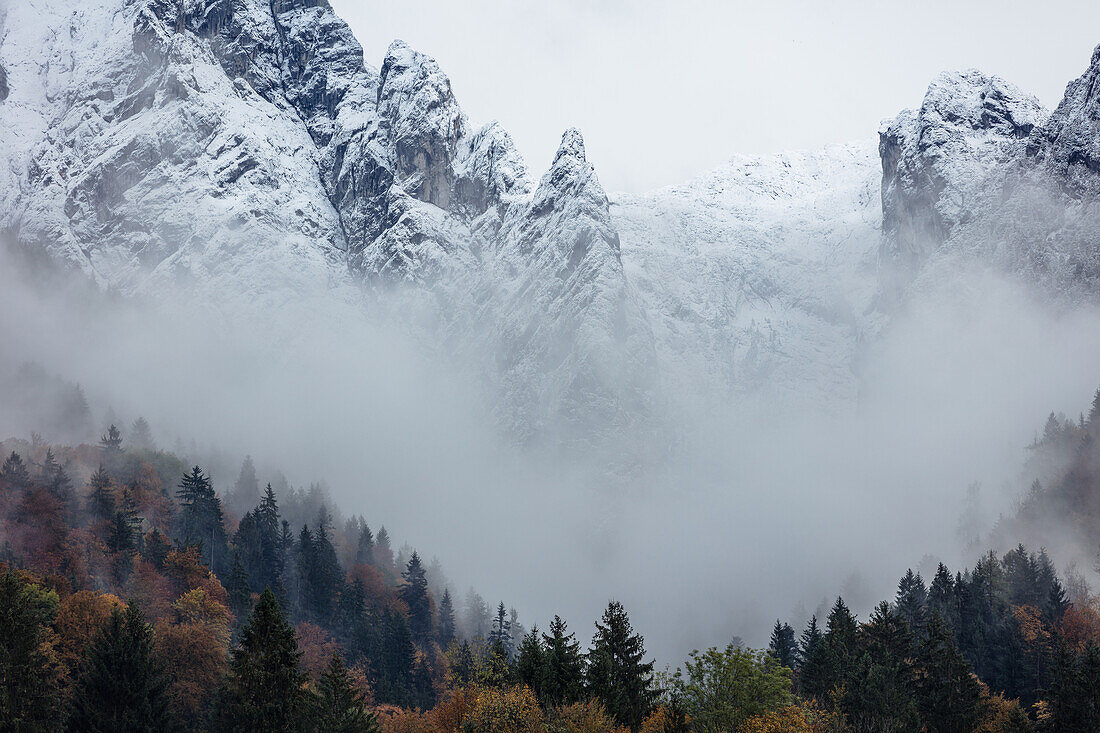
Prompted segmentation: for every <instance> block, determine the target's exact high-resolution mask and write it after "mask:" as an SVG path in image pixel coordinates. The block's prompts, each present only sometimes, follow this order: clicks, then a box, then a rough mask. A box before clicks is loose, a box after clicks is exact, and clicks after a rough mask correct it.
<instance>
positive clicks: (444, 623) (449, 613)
mask: <svg viewBox="0 0 1100 733" xmlns="http://www.w3.org/2000/svg"><path fill="white" fill-rule="evenodd" d="M456 638H457V634H456V632H455V608H454V602H453V601H452V600H451V591H450V589H449V588H444V589H443V598H442V600H440V602H439V646H440V648H442V649H443V650H444V651H446V650H447V649H448V648H450V646H451V644H452V643H454V641H455V639H456Z"/></svg>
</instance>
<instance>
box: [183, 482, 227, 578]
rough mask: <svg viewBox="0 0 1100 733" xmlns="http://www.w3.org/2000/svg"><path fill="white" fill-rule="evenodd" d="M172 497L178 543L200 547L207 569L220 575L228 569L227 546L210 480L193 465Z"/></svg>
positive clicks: (219, 507)
mask: <svg viewBox="0 0 1100 733" xmlns="http://www.w3.org/2000/svg"><path fill="white" fill-rule="evenodd" d="M176 498H177V500H178V502H179V505H180V511H179V514H178V517H177V521H178V522H179V529H178V539H179V544H180V545H181V546H184V547H188V546H195V547H200V548H202V551H203V553H202V554H203V559H204V560H205V561H206V563H207V565H208V566H209V567H210V569H211V570H213V571H214V572H215V573H216V574H219V575H222V574H224V573H225V572H226V570H227V569H228V566H229V558H228V557H227V555H228V554H229V549H228V544H229V543H228V539H227V537H226V533H225V526H224V517H223V514H222V504H221V500H220V499H219V498H218V495H217V494H215V493H214V486H213V484H212V483H211V481H210V477H209V476H207V475H206V474H205V473H203V471H202V469H201V468H199V467H198V466H195V467H194V468H192V469H191V472H190V473H186V474H184V475H183V478H181V479H180V483H179V486H178V488H177V490H176Z"/></svg>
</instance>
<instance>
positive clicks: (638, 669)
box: [587, 601, 657, 730]
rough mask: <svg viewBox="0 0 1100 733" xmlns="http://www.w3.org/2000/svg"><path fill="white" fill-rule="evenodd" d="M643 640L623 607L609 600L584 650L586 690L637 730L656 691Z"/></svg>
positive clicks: (608, 710)
mask: <svg viewBox="0 0 1100 733" xmlns="http://www.w3.org/2000/svg"><path fill="white" fill-rule="evenodd" d="M644 659H645V641H644V640H643V639H642V637H641V635H639V634H636V633H634V629H633V628H632V627H631V625H630V618H629V616H627V613H626V609H624V608H623V606H622V604H620V603H619V602H617V601H611V602H610V603H609V604H608V605H607V610H605V611H604V614H603V617H602V619H601V621H597V622H596V634H595V636H594V637H593V639H592V649H591V651H589V653H588V670H587V672H588V674H587V681H588V691H589V692H590V693H591V695H592V696H593V697H595V698H596V699H597V700H599V701H600V702H601V703H603V706H604V708H606V709H607V712H608V713H609V714H610V715H611V716H612V717H614V718H615V720H616V721H618V723H619V724H620V725H626V726H629V727H630V728H631V729H633V730H637V729H638V726H639V725H641V722H642V720H643V719H644V718H645V716H646V715H647V714H648V713H649V711H650V709H651V708H652V706H653V701H654V700H655V699H656V695H657V692H656V690H655V688H654V683H653V662H646V661H644Z"/></svg>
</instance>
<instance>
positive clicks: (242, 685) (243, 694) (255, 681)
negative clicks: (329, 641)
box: [218, 589, 309, 731]
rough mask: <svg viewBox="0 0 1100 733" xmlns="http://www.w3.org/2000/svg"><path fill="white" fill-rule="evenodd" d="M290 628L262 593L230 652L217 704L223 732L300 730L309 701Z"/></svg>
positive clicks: (271, 599) (270, 598)
mask: <svg viewBox="0 0 1100 733" xmlns="http://www.w3.org/2000/svg"><path fill="white" fill-rule="evenodd" d="M300 658H301V653H300V652H299V651H298V642H297V640H296V639H295V636H294V629H293V628H291V626H290V624H288V623H287V621H286V618H285V617H284V616H283V612H282V609H280V608H279V601H278V600H277V599H276V598H275V594H274V593H272V592H271V590H270V589H267V590H265V591H264V592H263V593H262V594H261V595H260V599H259V600H258V601H257V602H256V607H255V608H254V609H253V610H252V614H251V615H250V616H249V617H248V622H247V623H246V624H245V626H244V629H242V631H241V641H240V646H239V647H237V648H236V649H234V650H233V652H232V656H231V660H230V662H229V678H228V680H227V682H226V686H225V688H224V689H223V691H222V694H221V697H220V699H219V704H218V720H219V723H220V726H221V729H222V730H226V731H239V730H255V731H261V730H262V731H303V730H306V729H307V726H306V721H305V714H306V712H307V711H308V709H309V700H308V698H307V695H306V692H305V690H304V685H305V683H306V679H307V677H306V675H305V674H304V673H303V672H302V670H301V669H300V667H299V660H300Z"/></svg>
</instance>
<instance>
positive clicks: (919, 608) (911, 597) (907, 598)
mask: <svg viewBox="0 0 1100 733" xmlns="http://www.w3.org/2000/svg"><path fill="white" fill-rule="evenodd" d="M896 603H897V609H898V613H899V614H901V617H902V618H903V619H904V620H905V622H906V623H907V624H908V625H909V630H910V631H912V632H913V636H914V637H916V638H918V639H919V638H921V637H922V636H923V635H924V628H925V626H926V625H927V619H926V612H927V606H928V590H927V588H925V585H924V580H923V579H922V578H921V576H920V573H914V572H913V570H912V569H911V568H910V569H909V570H907V571H906V572H905V575H904V576H903V577H902V579H901V580H900V581H898V593H897V597H896Z"/></svg>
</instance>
